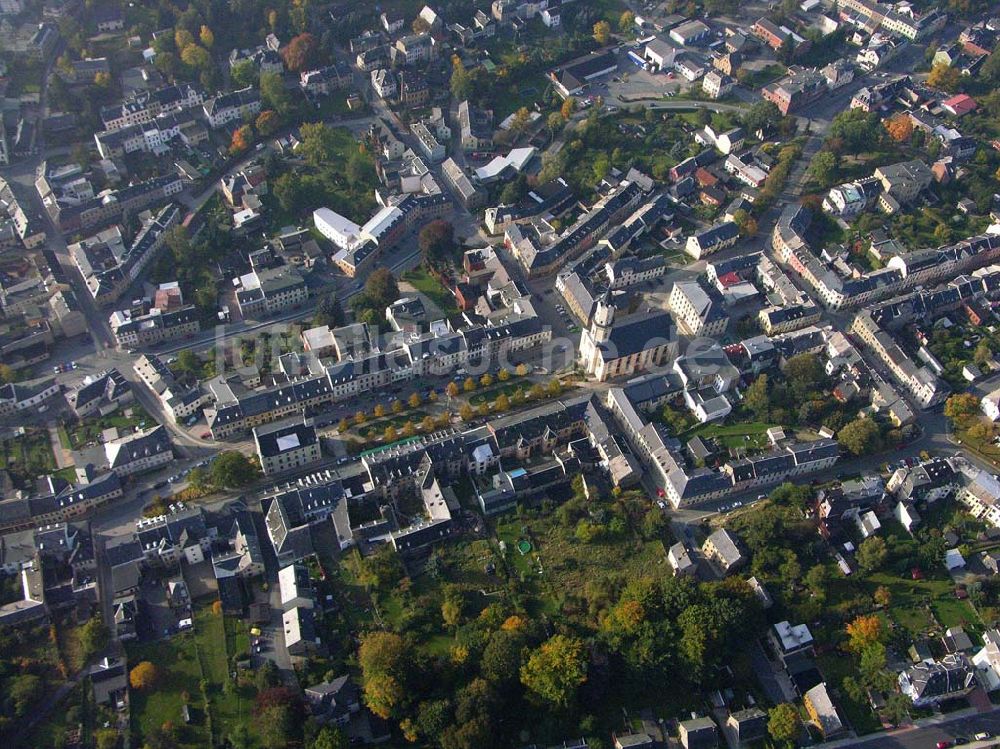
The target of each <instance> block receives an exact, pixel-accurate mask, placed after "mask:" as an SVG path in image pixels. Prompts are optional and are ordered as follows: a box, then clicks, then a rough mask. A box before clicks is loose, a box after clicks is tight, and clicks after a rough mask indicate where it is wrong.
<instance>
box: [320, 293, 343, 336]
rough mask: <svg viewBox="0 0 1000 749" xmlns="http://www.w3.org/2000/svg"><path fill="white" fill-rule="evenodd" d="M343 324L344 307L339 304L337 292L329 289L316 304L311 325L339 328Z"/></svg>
mask: <svg viewBox="0 0 1000 749" xmlns="http://www.w3.org/2000/svg"><path fill="white" fill-rule="evenodd" d="M343 324H344V308H343V307H341V306H340V300H339V299H338V298H337V292H335V291H331V292H330V293H329V294H327V295H326V296H324V297H323V298H322V299H320V300H319V303H318V304H317V305H316V316H315V317H314V318H313V325H315V326H316V327H321V326H323V325H326V326H328V327H331V328H339V327H340V326H341V325H343Z"/></svg>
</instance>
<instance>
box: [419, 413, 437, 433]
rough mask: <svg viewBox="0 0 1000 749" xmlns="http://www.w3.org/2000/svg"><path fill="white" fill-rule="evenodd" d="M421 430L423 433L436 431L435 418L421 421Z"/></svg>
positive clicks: (430, 417)
mask: <svg viewBox="0 0 1000 749" xmlns="http://www.w3.org/2000/svg"><path fill="white" fill-rule="evenodd" d="M420 428H421V429H422V430H423V431H425V432H433V431H434V417H433V416H425V417H424V418H423V419H422V420H421V422H420Z"/></svg>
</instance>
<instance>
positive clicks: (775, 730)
mask: <svg viewBox="0 0 1000 749" xmlns="http://www.w3.org/2000/svg"><path fill="white" fill-rule="evenodd" d="M767 732H768V733H769V734H771V738H772V739H774V740H775V741H777V742H779V743H783V744H791V743H792V742H794V741H795V739H796V737H797V736H798V735H799V711H798V710H796V709H795V705H793V704H791V703H789V702H783V703H781V704H780V705H777V706H775V707H772V708H771V710H770V712H768V715H767Z"/></svg>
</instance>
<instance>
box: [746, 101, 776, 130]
mask: <svg viewBox="0 0 1000 749" xmlns="http://www.w3.org/2000/svg"><path fill="white" fill-rule="evenodd" d="M779 122H781V110H780V109H778V107H777V105H776V104H775V103H774V102H770V101H758V102H756V103H755V104H754V105H753V106H751V107H750V109H749V110H747V113H746V114H745V115H743V126H744V127H745V128H746V129H747V130H749V131H750V132H751V133H755V132H757V131H758V130H765V131H766V130H769V129H771V128H773V127H777V125H778V123H779Z"/></svg>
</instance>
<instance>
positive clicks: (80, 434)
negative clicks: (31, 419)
mask: <svg viewBox="0 0 1000 749" xmlns="http://www.w3.org/2000/svg"><path fill="white" fill-rule="evenodd" d="M126 412H127V413H128V414H129V415H128V416H126V415H125V414H126ZM155 423H156V420H155V419H153V418H152V417H151V416H150V415H149V414H148V413H146V410H145V409H144V408H143V407H142V406H140V405H138V404H135V403H133V404H131V405H129V406H125V407H124V408H119V409H118V410H117V411H115V412H114V413H111V414H108V415H107V416H100V417H97V418H87V419H84V420H83V422H82V423H77V424H71V425H68V426H67V427H66V435H67V438H68V440H69V445H70V448H71V449H73V450H79V449H80V448H81V447H83V446H84V445H86V444H88V443H90V442H95V441H96V440H97V438H98V437H99V436H100V434H101V432H103V431H104V430H105V429H110V428H111V427H116V428H118V430H119V431H124V432H130V431H132V430H133V429H135V428H136V427H140V428H142V429H148V428H150V427H152V426H153V425H154V424H155ZM59 439H60V440H62V435H61V434H60V437H59Z"/></svg>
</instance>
